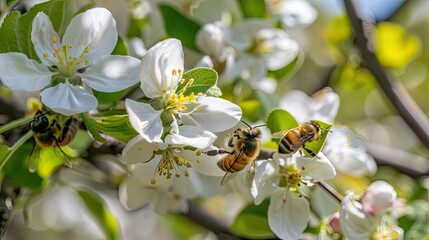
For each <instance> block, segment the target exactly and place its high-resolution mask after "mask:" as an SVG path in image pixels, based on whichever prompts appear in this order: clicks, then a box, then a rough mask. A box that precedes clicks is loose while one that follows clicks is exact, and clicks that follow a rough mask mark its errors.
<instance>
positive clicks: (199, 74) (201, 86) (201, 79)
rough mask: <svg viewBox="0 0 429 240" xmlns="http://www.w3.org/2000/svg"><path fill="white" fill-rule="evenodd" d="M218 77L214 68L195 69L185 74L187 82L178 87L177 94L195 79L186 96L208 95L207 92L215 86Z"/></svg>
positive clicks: (184, 77)
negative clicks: (192, 94)
mask: <svg viewBox="0 0 429 240" xmlns="http://www.w3.org/2000/svg"><path fill="white" fill-rule="evenodd" d="M217 77H218V76H217V73H216V71H215V70H214V69H212V68H194V69H192V70H190V71H188V72H186V73H184V74H183V79H185V81H184V82H183V83H180V84H179V85H178V86H177V89H176V93H179V92H180V91H181V90H182V88H184V87H185V86H186V85H187V84H188V83H189V80H190V79H193V83H192V84H191V85H190V86H187V87H186V90H185V92H184V95H185V96H187V95H189V94H191V93H194V94H198V93H206V92H207V90H209V89H210V88H211V87H213V86H215V84H216V81H217Z"/></svg>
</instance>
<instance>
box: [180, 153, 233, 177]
mask: <svg viewBox="0 0 429 240" xmlns="http://www.w3.org/2000/svg"><path fill="white" fill-rule="evenodd" d="M179 155H180V156H181V157H183V158H184V159H185V160H187V161H189V162H191V163H192V168H193V169H195V170H197V171H198V172H200V173H202V174H204V175H208V176H223V175H225V172H224V171H223V170H221V169H220V168H219V167H218V165H217V162H218V161H219V156H208V155H207V154H200V156H197V155H196V154H195V152H194V151H190V150H183V151H181V152H180V153H179Z"/></svg>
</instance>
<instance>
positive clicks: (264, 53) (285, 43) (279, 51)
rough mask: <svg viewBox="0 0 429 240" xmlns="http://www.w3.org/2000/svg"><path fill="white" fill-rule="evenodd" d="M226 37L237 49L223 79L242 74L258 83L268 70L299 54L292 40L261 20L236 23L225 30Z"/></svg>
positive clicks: (279, 66)
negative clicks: (234, 59) (235, 56)
mask: <svg viewBox="0 0 429 240" xmlns="http://www.w3.org/2000/svg"><path fill="white" fill-rule="evenodd" d="M225 37H226V41H227V42H228V44H230V45H231V46H233V47H234V49H235V51H236V52H237V60H236V63H235V64H234V65H233V66H232V67H231V69H230V71H228V72H227V73H225V79H235V78H237V77H241V78H243V79H248V80H249V81H250V82H251V83H252V84H256V85H258V82H259V81H260V80H262V79H263V78H264V77H265V76H266V72H267V70H271V71H273V70H278V69H280V68H282V67H284V66H286V65H287V64H289V63H290V62H292V61H293V60H294V59H295V58H296V56H297V55H298V53H299V45H298V43H297V42H296V41H295V40H292V39H291V38H289V36H288V35H287V33H286V32H285V31H283V30H281V29H278V28H274V27H273V26H272V24H271V23H270V22H268V21H264V20H257V19H252V20H247V21H244V22H239V23H237V24H235V25H233V26H232V27H230V28H228V29H227V30H226V33H225Z"/></svg>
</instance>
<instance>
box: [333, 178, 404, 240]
mask: <svg viewBox="0 0 429 240" xmlns="http://www.w3.org/2000/svg"><path fill="white" fill-rule="evenodd" d="M395 199H396V192H395V190H394V189H393V187H392V186H390V184H388V183H386V182H383V181H377V182H374V183H373V184H371V185H370V186H369V187H368V189H367V192H366V193H365V195H364V196H363V197H362V198H361V199H360V200H358V198H356V197H355V195H354V194H353V193H350V194H348V195H347V196H346V197H344V199H343V201H342V203H341V209H340V225H341V229H342V232H343V234H344V236H345V237H346V238H347V239H350V240H358V239H364V240H365V239H368V240H369V239H402V235H403V230H402V229H401V228H399V227H398V226H395V225H389V226H386V223H385V220H384V218H383V213H384V210H385V209H386V208H388V207H390V206H392V204H393V201H394V200H395Z"/></svg>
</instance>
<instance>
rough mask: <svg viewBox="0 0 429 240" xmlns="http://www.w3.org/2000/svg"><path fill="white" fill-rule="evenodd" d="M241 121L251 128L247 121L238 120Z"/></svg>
mask: <svg viewBox="0 0 429 240" xmlns="http://www.w3.org/2000/svg"><path fill="white" fill-rule="evenodd" d="M240 121H241V122H242V123H244V124H246V125H247V126H248V127H249V128H252V127H251V126H250V125H249V124H248V123H247V122H245V121H243V120H240Z"/></svg>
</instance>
